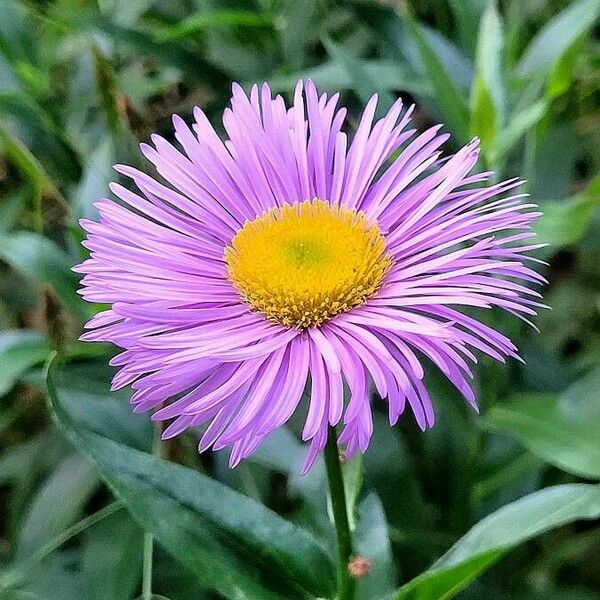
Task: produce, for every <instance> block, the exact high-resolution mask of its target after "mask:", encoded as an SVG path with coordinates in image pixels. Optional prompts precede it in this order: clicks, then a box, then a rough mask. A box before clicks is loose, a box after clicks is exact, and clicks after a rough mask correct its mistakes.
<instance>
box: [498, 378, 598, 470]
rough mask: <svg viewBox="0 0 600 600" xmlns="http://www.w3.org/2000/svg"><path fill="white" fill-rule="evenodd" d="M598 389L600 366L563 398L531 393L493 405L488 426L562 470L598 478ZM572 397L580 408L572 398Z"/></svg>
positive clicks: (569, 389) (570, 389) (568, 390)
mask: <svg viewBox="0 0 600 600" xmlns="http://www.w3.org/2000/svg"><path fill="white" fill-rule="evenodd" d="M575 389H576V390H578V391H577V392H576V393H574V392H573V391H572V390H575ZM599 389H600V370H596V371H594V372H592V373H591V374H589V375H587V376H586V377H584V378H583V380H582V381H580V382H577V383H575V384H574V385H573V386H572V387H571V388H568V389H567V391H566V392H565V394H564V395H562V396H561V397H556V396H552V395H530V396H524V397H519V398H516V399H515V400H514V401H512V402H510V403H507V404H502V405H497V406H494V407H493V408H492V409H491V410H490V411H489V412H488V413H487V415H486V424H487V425H488V426H489V427H490V428H492V429H495V430H499V431H503V432H505V433H508V434H510V435H512V436H514V437H516V438H517V439H518V440H520V441H521V442H522V443H523V444H524V445H525V446H526V447H527V448H529V450H531V451H532V452H534V453H535V454H537V455H538V456H540V457H542V458H543V459H544V460H546V461H548V462H549V463H551V464H553V465H556V466H558V467H560V468H561V469H565V470H566V471H569V472H570V473H574V474H575V475H580V476H583V477H590V478H593V479H600V395H599V394H598V390H599ZM573 397H575V398H576V400H577V404H576V406H574V405H573V402H572V401H569V398H573Z"/></svg>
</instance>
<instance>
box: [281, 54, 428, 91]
mask: <svg viewBox="0 0 600 600" xmlns="http://www.w3.org/2000/svg"><path fill="white" fill-rule="evenodd" d="M338 48H340V49H341V50H342V51H343V52H345V50H343V48H342V47H341V46H339V45H338ZM346 54H347V53H346ZM350 58H351V59H352V64H353V65H354V66H355V67H356V69H357V70H353V69H349V68H348V65H347V64H345V63H344V62H343V61H341V60H336V59H335V58H334V59H333V60H331V61H327V62H324V63H322V64H320V65H318V66H316V67H312V68H310V69H305V70H303V71H299V72H295V73H293V74H291V75H286V76H277V77H272V78H271V79H269V84H270V86H271V89H272V90H273V91H275V92H287V91H288V90H290V89H293V87H294V85H295V84H296V82H297V81H298V79H302V80H304V81H306V80H307V79H312V80H313V81H314V83H315V85H316V86H317V87H318V88H319V89H320V90H322V91H324V92H339V91H343V90H348V89H353V90H354V91H356V92H357V95H359V94H358V90H360V91H361V94H363V95H362V96H361V98H365V97H366V98H367V99H368V98H370V93H368V91H367V88H366V87H365V86H364V84H363V83H362V82H358V77H357V74H358V73H367V74H368V78H369V81H374V82H377V87H378V88H379V89H383V90H387V93H389V92H392V91H396V90H397V91H407V92H410V93H412V94H417V95H425V96H429V95H431V94H432V91H431V86H429V85H428V84H427V83H426V82H424V81H423V80H422V78H421V77H420V76H419V75H417V74H415V73H413V72H412V71H411V70H410V69H408V68H407V67H406V66H405V65H403V64H400V63H395V62H392V61H390V60H385V61H384V60H362V59H359V58H356V57H350ZM358 83H360V86H358ZM370 89H371V90H372V89H374V88H373V87H371V88H370ZM371 93H372V92H371ZM367 94H368V95H367Z"/></svg>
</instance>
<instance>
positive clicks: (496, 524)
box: [394, 484, 600, 600]
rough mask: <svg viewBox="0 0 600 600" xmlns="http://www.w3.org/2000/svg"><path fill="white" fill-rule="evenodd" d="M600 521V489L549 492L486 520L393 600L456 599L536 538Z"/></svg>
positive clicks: (584, 486) (553, 489)
mask: <svg viewBox="0 0 600 600" xmlns="http://www.w3.org/2000/svg"><path fill="white" fill-rule="evenodd" d="M599 516H600V485H589V484H572V485H557V486H554V487H549V488H546V489H543V490H540V491H538V492H535V493H533V494H530V495H529V496H525V497H524V498H521V499H520V500H517V501H516V502H512V503H511V504H508V505H506V506H504V507H503V508H501V509H500V510H498V511H496V512H494V513H492V514H491V515H489V516H487V517H485V518H484V519H482V520H481V521H480V522H479V523H477V525H475V526H474V527H473V528H472V529H471V530H470V531H469V532H468V533H467V534H466V535H465V536H463V537H462V538H461V539H460V540H459V541H458V542H457V543H456V544H454V546H452V548H450V550H449V551H448V552H446V554H444V556H442V558H440V559H439V560H438V561H437V562H436V563H434V564H433V565H432V566H431V568H430V569H428V570H427V571H425V572H424V573H422V574H421V575H419V576H418V577H416V578H415V579H413V580H412V581H410V582H408V583H407V584H405V585H404V586H402V587H401V588H400V590H399V591H398V593H397V594H396V595H395V596H394V598H395V600H429V599H431V598H435V599H436V600H442V599H444V600H445V599H448V598H452V597H454V596H455V595H456V594H457V593H458V592H460V591H461V590H462V589H464V588H465V587H466V586H467V585H468V584H469V583H470V582H471V581H473V579H475V577H477V575H479V574H480V573H481V572H483V571H484V570H485V569H487V568H488V567H489V566H491V565H492V564H493V563H494V562H495V561H496V560H497V559H498V558H500V556H502V554H503V553H504V552H506V551H508V550H510V549H511V548H513V547H514V546H516V545H517V544H520V543H522V542H524V541H526V540H528V539H531V538H532V537H534V536H536V535H539V534H541V533H544V532H546V531H549V530H550V529H554V528H556V527H560V526H561V525H565V524H566V523H570V522H572V521H577V520H580V519H596V518H598V517H599Z"/></svg>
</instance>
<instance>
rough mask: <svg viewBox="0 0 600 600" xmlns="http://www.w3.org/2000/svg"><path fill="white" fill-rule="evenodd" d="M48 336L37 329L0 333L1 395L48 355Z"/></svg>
mask: <svg viewBox="0 0 600 600" xmlns="http://www.w3.org/2000/svg"><path fill="white" fill-rule="evenodd" d="M49 351H50V348H49V346H48V341H47V339H46V336H45V335H43V334H42V333H39V332H37V331H31V330H28V331H25V330H13V331H3V332H1V333H0V396H2V395H4V394H6V392H8V391H9V390H10V388H11V387H12V386H13V385H14V384H15V382H16V381H18V379H19V377H20V376H21V375H22V374H23V373H24V372H25V371H27V369H29V368H30V367H32V366H33V365H35V364H36V363H39V362H42V361H43V360H45V359H46V358H47V356H48V352H49Z"/></svg>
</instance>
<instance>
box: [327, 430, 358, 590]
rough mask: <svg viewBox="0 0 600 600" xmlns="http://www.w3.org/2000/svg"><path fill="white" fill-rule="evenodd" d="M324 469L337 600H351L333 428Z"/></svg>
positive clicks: (344, 512)
mask: <svg viewBox="0 0 600 600" xmlns="http://www.w3.org/2000/svg"><path fill="white" fill-rule="evenodd" d="M325 467H326V470H327V482H328V484H329V494H330V496H331V507H332V512H333V521H334V525H335V533H336V537H337V550H338V600H353V598H354V579H353V578H352V577H351V576H350V573H349V571H348V563H349V562H350V558H351V557H352V533H351V532H350V524H349V522H348V511H347V509H346V493H345V491H344V478H343V475H342V465H341V462H340V454H339V449H338V445H337V436H336V433H335V428H334V427H330V428H329V430H328V432H327V445H326V446H325Z"/></svg>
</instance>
